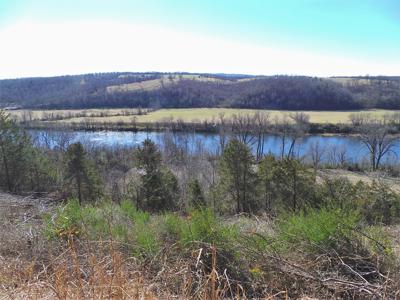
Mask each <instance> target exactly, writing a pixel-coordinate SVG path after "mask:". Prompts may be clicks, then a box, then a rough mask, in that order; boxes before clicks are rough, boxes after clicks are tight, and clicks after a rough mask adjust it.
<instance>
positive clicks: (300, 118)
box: [288, 112, 310, 157]
mask: <svg viewBox="0 0 400 300" xmlns="http://www.w3.org/2000/svg"><path fill="white" fill-rule="evenodd" d="M290 118H291V119H292V121H294V125H293V126H291V133H290V135H291V143H290V147H289V152H288V157H294V156H295V155H294V149H295V144H296V141H298V140H300V139H302V138H303V137H304V135H305V134H306V133H307V132H308V129H309V127H310V116H309V115H307V114H306V113H304V112H296V113H294V114H291V115H290Z"/></svg>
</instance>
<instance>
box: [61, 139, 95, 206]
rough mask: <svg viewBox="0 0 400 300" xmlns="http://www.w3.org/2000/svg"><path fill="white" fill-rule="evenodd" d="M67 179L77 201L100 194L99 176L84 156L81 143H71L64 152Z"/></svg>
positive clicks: (92, 199) (90, 199) (93, 198)
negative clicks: (72, 187)
mask: <svg viewBox="0 0 400 300" xmlns="http://www.w3.org/2000/svg"><path fill="white" fill-rule="evenodd" d="M66 160H67V176H68V177H67V180H68V181H69V182H71V183H72V184H73V185H74V186H75V189H76V193H77V197H78V200H79V203H80V204H82V202H83V200H89V201H94V200H96V199H98V197H99V196H100V194H101V189H100V177H99V175H98V173H97V172H96V170H95V168H94V166H93V165H92V164H91V162H90V161H89V159H88V158H87V156H86V151H85V149H84V148H83V146H82V144H81V143H79V142H78V143H74V144H71V145H70V146H69V147H68V149H67V153H66Z"/></svg>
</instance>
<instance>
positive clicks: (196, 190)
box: [189, 179, 206, 208]
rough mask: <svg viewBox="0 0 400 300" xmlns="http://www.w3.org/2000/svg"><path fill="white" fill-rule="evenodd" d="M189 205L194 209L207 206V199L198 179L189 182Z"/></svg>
mask: <svg viewBox="0 0 400 300" xmlns="http://www.w3.org/2000/svg"><path fill="white" fill-rule="evenodd" d="M189 204H190V206H191V207H194V208H201V207H204V206H206V199H205V197H204V193H203V190H202V189H201V186H200V182H199V181H198V180H197V179H193V180H192V181H190V182H189Z"/></svg>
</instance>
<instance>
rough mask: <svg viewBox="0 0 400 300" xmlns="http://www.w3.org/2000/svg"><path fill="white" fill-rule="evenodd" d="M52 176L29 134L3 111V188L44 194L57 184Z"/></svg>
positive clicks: (0, 130)
mask: <svg viewBox="0 0 400 300" xmlns="http://www.w3.org/2000/svg"><path fill="white" fill-rule="evenodd" d="M52 173H53V172H52V166H51V165H50V163H49V161H48V160H47V159H46V158H45V157H44V156H43V155H42V154H41V153H40V152H39V151H38V150H37V149H34V147H33V145H32V141H31V139H30V137H29V136H28V134H27V133H26V132H25V131H23V130H22V129H21V128H19V127H18V126H17V125H16V124H15V123H14V122H13V121H12V120H11V119H10V117H9V115H8V114H6V113H5V112H4V111H1V110H0V187H2V188H4V189H5V190H7V191H10V192H19V191H22V190H28V189H29V190H33V191H43V190H44V189H46V188H48V186H49V185H50V184H52V183H53V181H54V178H55V176H53V175H52Z"/></svg>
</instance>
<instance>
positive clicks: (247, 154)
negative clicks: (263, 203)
mask: <svg viewBox="0 0 400 300" xmlns="http://www.w3.org/2000/svg"><path fill="white" fill-rule="evenodd" d="M220 163H221V164H220V176H221V183H222V186H223V187H224V189H225V190H226V191H227V192H228V193H229V194H230V195H231V197H232V199H233V201H234V202H235V203H236V212H237V213H240V212H251V211H253V210H254V209H256V204H257V203H256V197H255V184H256V174H255V172H254V170H253V167H254V163H255V161H254V157H253V155H252V154H251V151H250V149H249V147H247V146H246V144H244V143H243V142H240V141H239V140H237V139H233V140H231V141H230V142H229V143H228V145H227V146H226V148H225V150H224V152H223V154H222V157H221V162H220Z"/></svg>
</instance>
